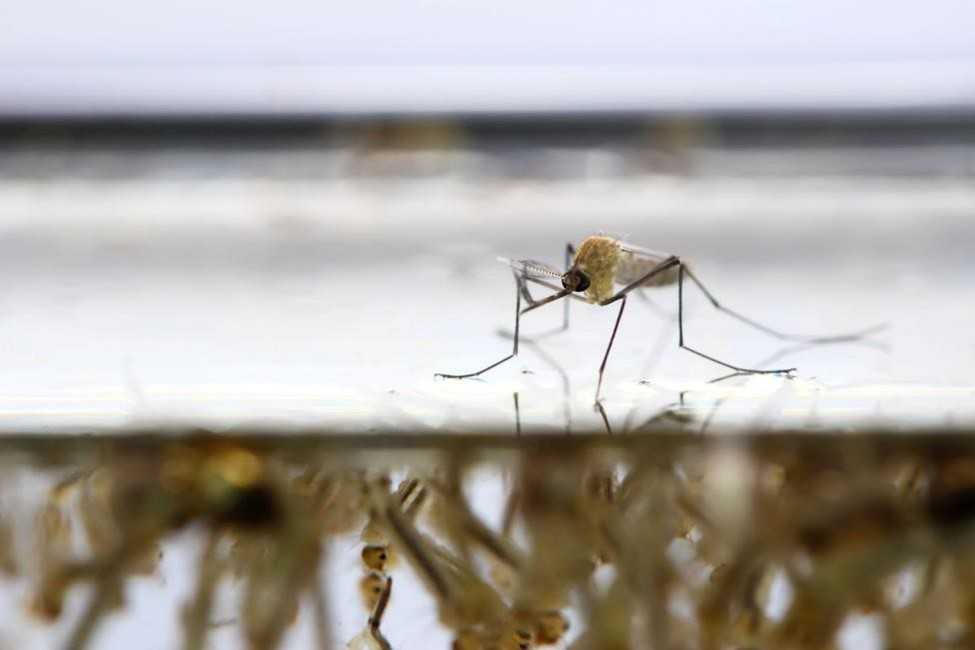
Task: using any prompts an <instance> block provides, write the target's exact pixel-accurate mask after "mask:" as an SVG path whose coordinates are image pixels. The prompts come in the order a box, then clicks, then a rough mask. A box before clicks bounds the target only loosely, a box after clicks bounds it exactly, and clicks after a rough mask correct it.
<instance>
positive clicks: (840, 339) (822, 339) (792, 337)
mask: <svg viewBox="0 0 975 650" xmlns="http://www.w3.org/2000/svg"><path fill="white" fill-rule="evenodd" d="M681 270H682V271H683V272H685V273H687V277H689V278H690V279H691V280H692V281H693V282H694V284H696V285H697V288H698V289H700V290H701V293H703V294H704V295H705V297H706V298H707V299H708V301H709V302H710V303H711V305H712V306H713V307H714V308H715V309H717V310H718V311H722V312H724V313H726V314H728V315H729V316H731V317H732V318H735V319H737V320H739V321H741V322H742V323H745V324H746V325H749V326H751V327H754V328H755V329H757V330H758V331H760V332H764V333H765V334H768V335H769V336H771V337H774V338H777V339H779V340H782V341H797V342H800V343H844V342H847V341H856V340H857V339H861V338H863V337H865V336H869V335H870V334H875V333H877V332H879V331H880V330H882V329H885V328H886V327H887V325H886V324H881V325H874V326H873V327H868V328H867V329H864V330H860V331H857V332H847V333H845V334H835V335H832V336H802V335H797V334H786V333H785V332H780V331H779V330H777V329H773V328H771V327H769V326H768V325H763V324H762V323H759V322H758V321H755V320H753V319H751V318H749V317H747V316H745V315H743V314H740V313H738V312H736V311H735V310H733V309H729V308H728V307H725V306H724V305H722V304H721V303H719V302H718V300H717V298H715V297H714V294H712V293H711V292H710V291H709V290H708V289H707V288H705V286H704V285H703V284H702V283H701V280H700V279H698V277H697V275H695V274H694V272H693V271H692V270H691V269H690V267H688V266H686V265H681Z"/></svg>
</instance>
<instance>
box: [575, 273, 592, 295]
mask: <svg viewBox="0 0 975 650" xmlns="http://www.w3.org/2000/svg"><path fill="white" fill-rule="evenodd" d="M577 275H578V277H579V283H578V284H577V285H576V291H585V290H586V289H588V288H589V276H588V275H586V274H585V273H583V272H581V271H580V272H579V273H578V274H577Z"/></svg>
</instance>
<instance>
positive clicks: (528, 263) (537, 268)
mask: <svg viewBox="0 0 975 650" xmlns="http://www.w3.org/2000/svg"><path fill="white" fill-rule="evenodd" d="M498 261H499V262H503V263H505V264H507V265H508V266H510V267H512V268H514V269H517V270H521V271H529V272H532V273H537V274H538V275H544V276H548V277H550V278H558V279H560V280H561V279H562V274H561V273H559V272H558V271H555V270H553V269H550V268H548V267H547V266H546V265H544V264H542V263H541V262H535V261H533V260H512V259H508V258H507V257H499V258H498Z"/></svg>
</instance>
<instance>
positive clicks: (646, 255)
mask: <svg viewBox="0 0 975 650" xmlns="http://www.w3.org/2000/svg"><path fill="white" fill-rule="evenodd" d="M620 252H622V253H629V254H630V255H632V256H633V257H636V258H638V259H642V260H647V261H649V262H650V263H652V264H659V263H660V262H663V261H664V260H665V259H667V258H668V257H670V256H671V253H665V252H663V251H655V250H651V249H649V248H644V247H642V246H637V245H636V244H631V243H629V242H625V241H621V242H620Z"/></svg>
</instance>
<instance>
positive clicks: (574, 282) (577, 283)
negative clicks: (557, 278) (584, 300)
mask: <svg viewBox="0 0 975 650" xmlns="http://www.w3.org/2000/svg"><path fill="white" fill-rule="evenodd" d="M562 287H563V288H564V289H572V290H573V291H585V290H586V289H588V288H589V276H587V275H586V274H585V273H583V272H582V271H579V270H577V269H574V270H572V271H569V272H568V273H566V274H565V275H563V276H562Z"/></svg>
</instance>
